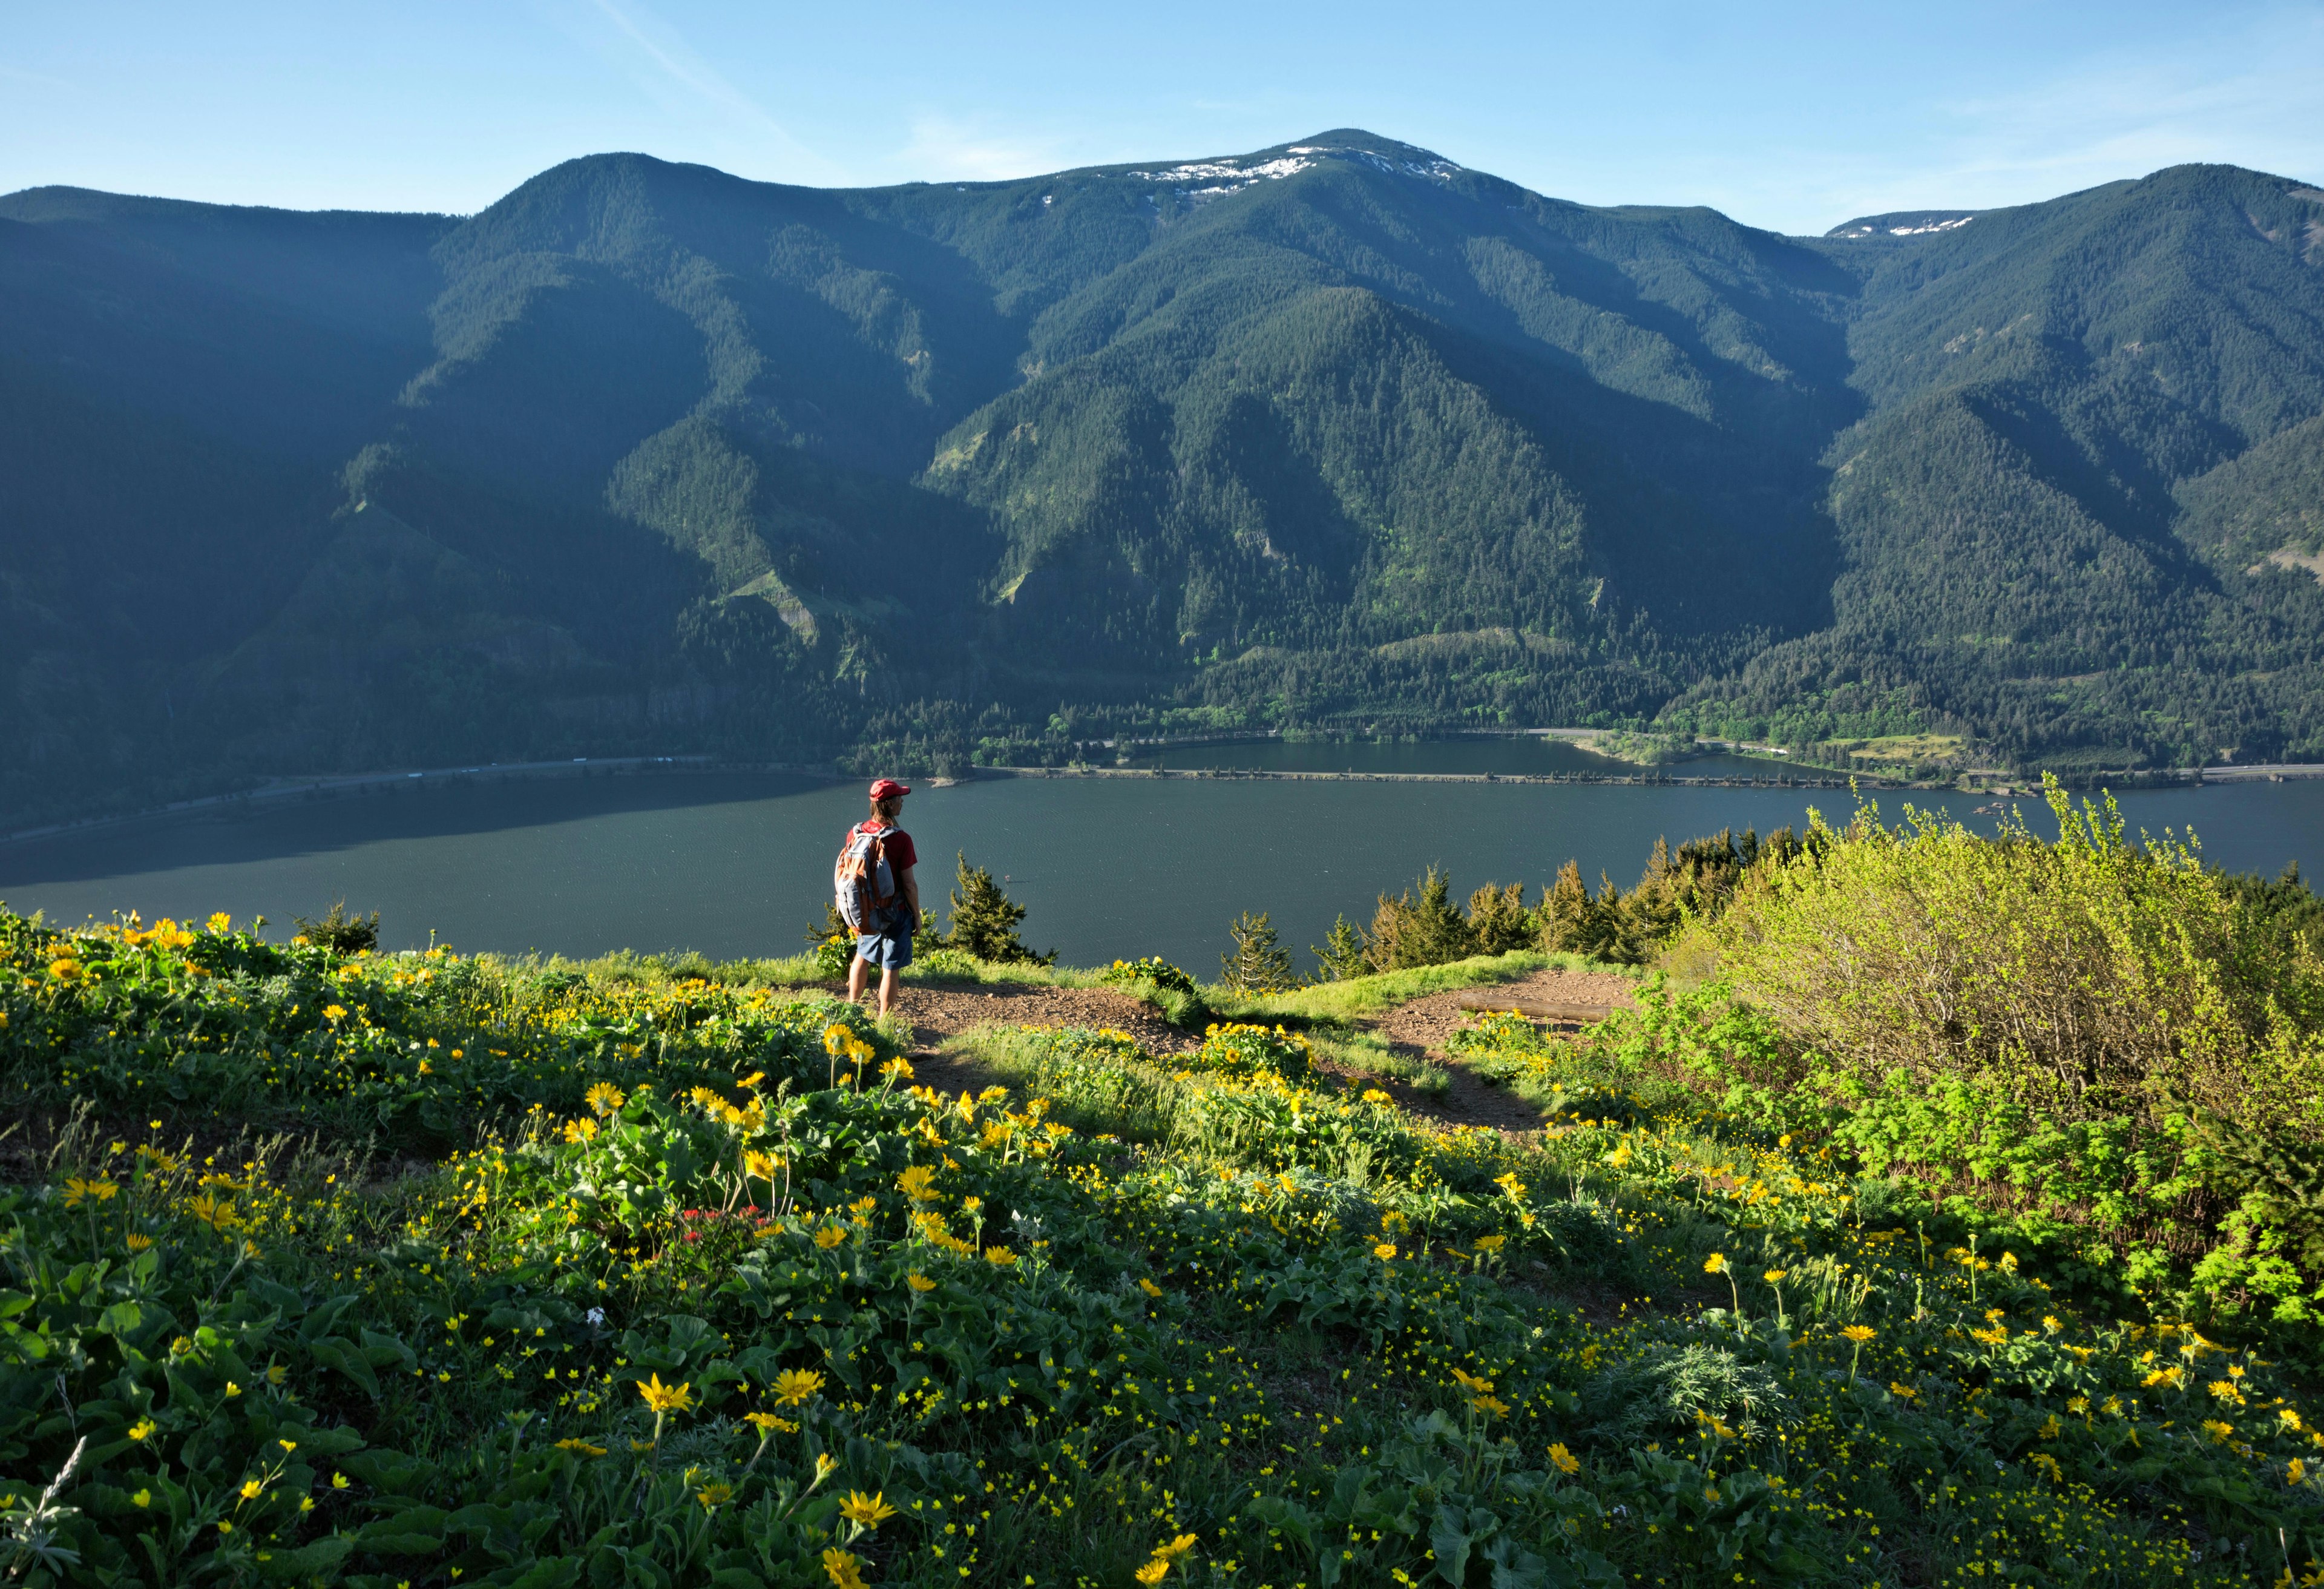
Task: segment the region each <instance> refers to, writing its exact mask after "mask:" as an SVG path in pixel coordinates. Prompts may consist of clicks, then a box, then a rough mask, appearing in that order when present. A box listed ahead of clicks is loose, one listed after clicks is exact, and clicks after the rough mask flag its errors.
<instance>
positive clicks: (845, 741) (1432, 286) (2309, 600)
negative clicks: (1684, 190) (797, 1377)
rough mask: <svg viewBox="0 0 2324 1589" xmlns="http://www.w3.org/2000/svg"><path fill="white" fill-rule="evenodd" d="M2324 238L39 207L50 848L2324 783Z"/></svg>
mask: <svg viewBox="0 0 2324 1589" xmlns="http://www.w3.org/2000/svg"><path fill="white" fill-rule="evenodd" d="M2320 416H2324V192H2319V191H2318V190H2317V189H2312V188H2309V187H2305V186H2303V185H2301V183H2298V182H2295V181H2292V180H2287V179H2284V178H2279V177H2270V176H2264V175H2261V174H2258V173H2255V172H2250V171H2240V170H2236V169H2233V168H2227V167H2181V168H2176V169H2173V170H2170V171H2162V172H2158V173H2156V174H2155V175H2153V176H2152V177H2149V178H2147V179H2145V180H2142V181H2125V182H2118V183H2113V184H2109V185H2108V186H2107V187H2104V188H2099V189H2092V190H2091V191H2089V192H2086V193H2080V194H2074V195H2071V196H2069V197H2067V198H2063V199H2056V200H2053V201H2052V202H2049V203H2046V204H2039V205H2031V206H2026V207H2024V208H2017V209H2010V210H1990V211H1982V212H1971V211H1933V212H1914V213H1910V214H1899V215H1890V216H1877V217H1865V218H1864V219H1861V220H1858V221H1852V222H1849V223H1848V224H1846V225H1844V226H1840V227H1836V228H1834V230H1833V231H1832V232H1831V234H1830V235H1829V236H1825V237H1821V238H1796V237H1784V236H1775V235H1773V234H1770V233H1766V232H1761V231H1757V230H1754V229H1752V228H1750V227H1748V226H1740V225H1738V224H1736V223H1735V222H1733V221H1730V220H1729V219H1727V218H1726V217H1723V216H1720V215H1718V214H1716V213H1715V212H1712V211H1710V210H1707V209H1671V208H1637V207H1622V208H1588V207H1584V206H1579V205H1573V204H1567V203H1563V202H1561V201H1558V200H1554V199H1545V198H1543V197H1541V196H1539V195H1537V194H1534V193H1530V192H1527V191H1526V190H1524V189H1519V188H1517V187H1515V186H1513V185H1511V184H1509V183H1507V182H1504V181H1501V180H1498V179H1496V178H1492V177H1489V176H1487V175H1484V174H1483V173H1480V172H1475V171H1466V170H1463V169H1462V168H1461V167H1459V166H1456V165H1453V164H1452V163H1451V162H1446V161H1443V160H1442V159H1439V158H1438V157H1436V156H1434V155H1432V154H1430V153H1428V152H1425V151H1422V150H1418V149H1414V148H1411V147H1409V146H1406V145H1404V144H1400V143H1393V142H1390V141H1388V140H1385V139H1380V138H1377V137H1374V136H1372V135H1370V134H1364V133H1360V132H1352V131H1342V132H1334V133H1327V134H1320V135H1318V136H1317V137H1314V138H1312V139H1309V140H1307V141H1306V142H1305V143H1298V144H1291V145H1285V146H1281V147H1278V148H1275V149H1270V150H1263V151H1260V152H1257V153H1255V154H1250V155H1247V156H1240V157H1235V158H1232V159H1223V158H1222V159H1213V160H1204V161H1195V162H1179V163H1167V162H1166V163H1160V164H1155V165H1148V166H1134V167H1109V168H1102V169H1094V170H1087V171H1069V172H1064V173H1060V174H1057V175H1055V176H1049V177H1043V178H1038V179H1033V180H1024V181H1013V182H994V183H973V184H940V185H930V184H913V185H910V186H907V187H902V188H893V189H873V190H862V191H830V190H817V189H798V188H788V187H782V186H778V185H771V184H765V183H754V182H747V181H743V180H739V179H736V178H733V177H729V176H726V175H724V174H722V173H720V172H717V171H710V170H707V169H705V168H701V167H694V166H678V165H670V164H667V163H664V162H658V161H654V160H651V159H648V158H646V157H644V156H641V155H603V156H595V157H591V158H588V159H585V160H576V161H573V162H568V163H567V164H565V165H562V166H559V167H558V168H556V169H555V170H553V171H547V172H545V173H543V174H542V175H540V176H539V177H537V178H535V179H533V180H531V181H529V182H527V183H526V184H524V185H523V186H522V187H521V188H519V189H517V190H516V191H514V192H512V193H511V194H510V195H509V196H508V197H507V198H505V199H503V200H501V201H500V202H499V203H497V204H495V205H493V207H492V208H489V209H487V210H485V211H484V212H483V213H481V214H479V215H476V216H474V217H468V218H466V219H459V218H457V217H437V216H375V215H357V214H332V213H324V214H294V213H289V212H283V211H274V210H259V209H239V208H221V207H215V206H205V205H195V204H183V203H176V202H171V201H167V200H161V199H128V198H121V197H116V196H112V195H106V194H97V193H89V192H84V191H79V190H73V189H32V190H29V191H26V192H23V193H18V194H15V195H13V196H10V197H8V198H5V199H0V420H5V423H0V744H5V745H7V746H8V747H9V750H8V752H7V753H6V754H5V757H0V812H5V814H7V815H9V816H12V817H23V816H28V815H31V814H33V813H35V812H42V811H49V812H53V811H58V810H63V809H69V808H85V807H86V806H87V805H88V802H90V801H91V800H93V799H97V798H99V795H100V791H110V792H112V793H113V794H115V795H116V796H117V797H118V798H122V799H147V798H152V796H153V795H155V794H159V793H164V792H169V791H171V790H178V789H190V788H193V787H197V786H203V787H217V786H219V785H221V784H222V783H223V782H225V781H228V780H230V779H232V778H234V777H235V776H238V775H245V774H251V773H261V772H292V771H320V770H325V769H328V768H338V767H352V766H364V765H381V764H394V763H399V762H435V761H442V760H449V759H466V758H475V757H485V756H492V757H499V758H508V757H512V756H519V755H525V754H532V753H560V754H561V753H612V752H617V751H622V750H629V749H650V750H653V751H657V752H671V751H681V750H696V749H707V750H719V751H724V752H729V753H737V754H743V755H749V756H754V757H776V758H789V757H807V756H815V757H827V756H830V755H834V754H840V755H845V756H851V757H853V758H854V759H857V760H866V759H872V758H881V759H885V760H887V761H890V762H897V761H901V762H918V763H923V764H925V763H929V762H935V763H938V764H944V763H950V762H966V761H968V760H969V759H970V758H972V757H973V756H979V755H981V756H982V757H985V758H987V759H991V758H995V757H1001V758H1014V757H1025V756H1038V755H1044V754H1049V753H1056V751H1057V750H1059V749H1060V748H1062V746H1063V744H1065V742H1066V741H1068V740H1070V739H1073V738H1077V737H1081V736H1084V735H1091V734H1101V733H1106V732H1111V731H1113V730H1116V729H1120V728H1128V727H1138V726H1149V727H1150V726H1157V725H1158V726H1181V727H1183V726H1185V725H1195V724H1213V725H1225V724H1250V725H1294V726H1298V725H1305V726H1342V727H1349V726H1360V727H1369V726H1383V727H1385V726H1394V727H1399V728H1425V727H1431V726H1437V727H1442V726H1449V725H1455V724H1471V725H1493V724H1511V725H1546V724H1553V723H1577V722H1601V723H1613V722H1627V723H1633V724H1645V723H1648V722H1652V721H1655V720H1660V721H1661V722H1663V723H1664V724H1665V725H1670V726H1674V727H1680V728H1692V729H1695V730H1697V731H1704V732H1709V731H1723V732H1730V733H1732V732H1741V733H1748V734H1774V735H1776V736H1779V737H1783V738H1786V739H1799V740H1809V739H1818V738H1823V737H1827V736H1830V735H1833V734H1864V733H1872V732H1886V731H1902V730H1906V729H1917V728H1937V729H1944V730H1949V731H1951V732H1956V733H1962V734H1969V735H1972V736H1975V737H1976V738H1978V739H1979V740H1981V741H1983V742H1984V743H1985V746H1986V748H1987V750H1989V751H1990V752H1991V753H1993V754H1994V755H1996V756H1997V757H1998V758H2000V759H2001V760H2003V761H2006V762H2015V763H2020V764H2027V765H2031V764H2035V763H2041V764H2049V765H2056V766H2062V767H2077V766H2079V767H2087V768H2099V767H2105V768H2128V767H2138V766H2144V765H2151V764H2169V763H2183V762H2189V761H2208V760H2215V759H2218V758H2219V757H2221V756H2223V755H2233V756H2235V757H2236V758H2238V759H2243V760H2253V759H2259V758H2263V757H2273V756H2298V755H2303V754H2315V753H2324V709H2319V705H2318V703H2319V700H2324V694H2319V688H2318V686H2319V683H2324V671H2320V670H2319V664H2324V658H2319V643H2324V589H2319V577H2324V576H2319V573H2318V572H2317V571H2316V570H2317V569H2318V568H2324V562H2314V561H2311V560H2310V559H2313V558H2314V557H2315V554H2317V553H2318V552H2319V550H2324V505H2319V504H2324V498H2319V485H2324V417H2320Z"/></svg>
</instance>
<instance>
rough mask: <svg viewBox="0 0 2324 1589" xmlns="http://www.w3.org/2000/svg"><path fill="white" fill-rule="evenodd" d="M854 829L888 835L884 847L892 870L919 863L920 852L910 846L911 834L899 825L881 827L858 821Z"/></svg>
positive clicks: (898, 870) (864, 832)
mask: <svg viewBox="0 0 2324 1589" xmlns="http://www.w3.org/2000/svg"><path fill="white" fill-rule="evenodd" d="M854 831H855V832H857V833H863V834H873V835H877V834H880V833H885V834H886V835H887V836H888V843H887V845H886V846H885V848H886V850H887V852H888V865H889V867H890V869H891V870H893V871H896V872H901V871H902V870H903V869H904V868H905V867H907V866H917V865H918V864H920V853H919V852H918V850H916V849H914V848H912V836H911V835H910V834H908V833H906V832H905V831H904V830H903V829H902V828H900V827H882V826H881V824H880V823H877V822H859V823H857V824H856V825H855V827H854ZM898 881H899V882H901V881H902V880H901V879H900V878H899V879H898Z"/></svg>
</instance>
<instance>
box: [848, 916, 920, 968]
mask: <svg viewBox="0 0 2324 1589" xmlns="http://www.w3.org/2000/svg"><path fill="white" fill-rule="evenodd" d="M855 957H856V958H857V959H859V960H861V961H862V962H863V963H864V964H866V965H876V966H878V967H879V968H880V969H881V970H882V971H901V970H902V969H903V968H904V967H905V966H907V965H910V964H911V963H912V929H911V928H910V927H908V925H906V919H905V912H903V911H898V912H897V913H896V914H895V915H894V916H893V917H891V918H890V920H889V924H888V925H887V926H886V927H885V928H882V929H881V930H880V931H878V932H860V933H857V934H856V935H855Z"/></svg>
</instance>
